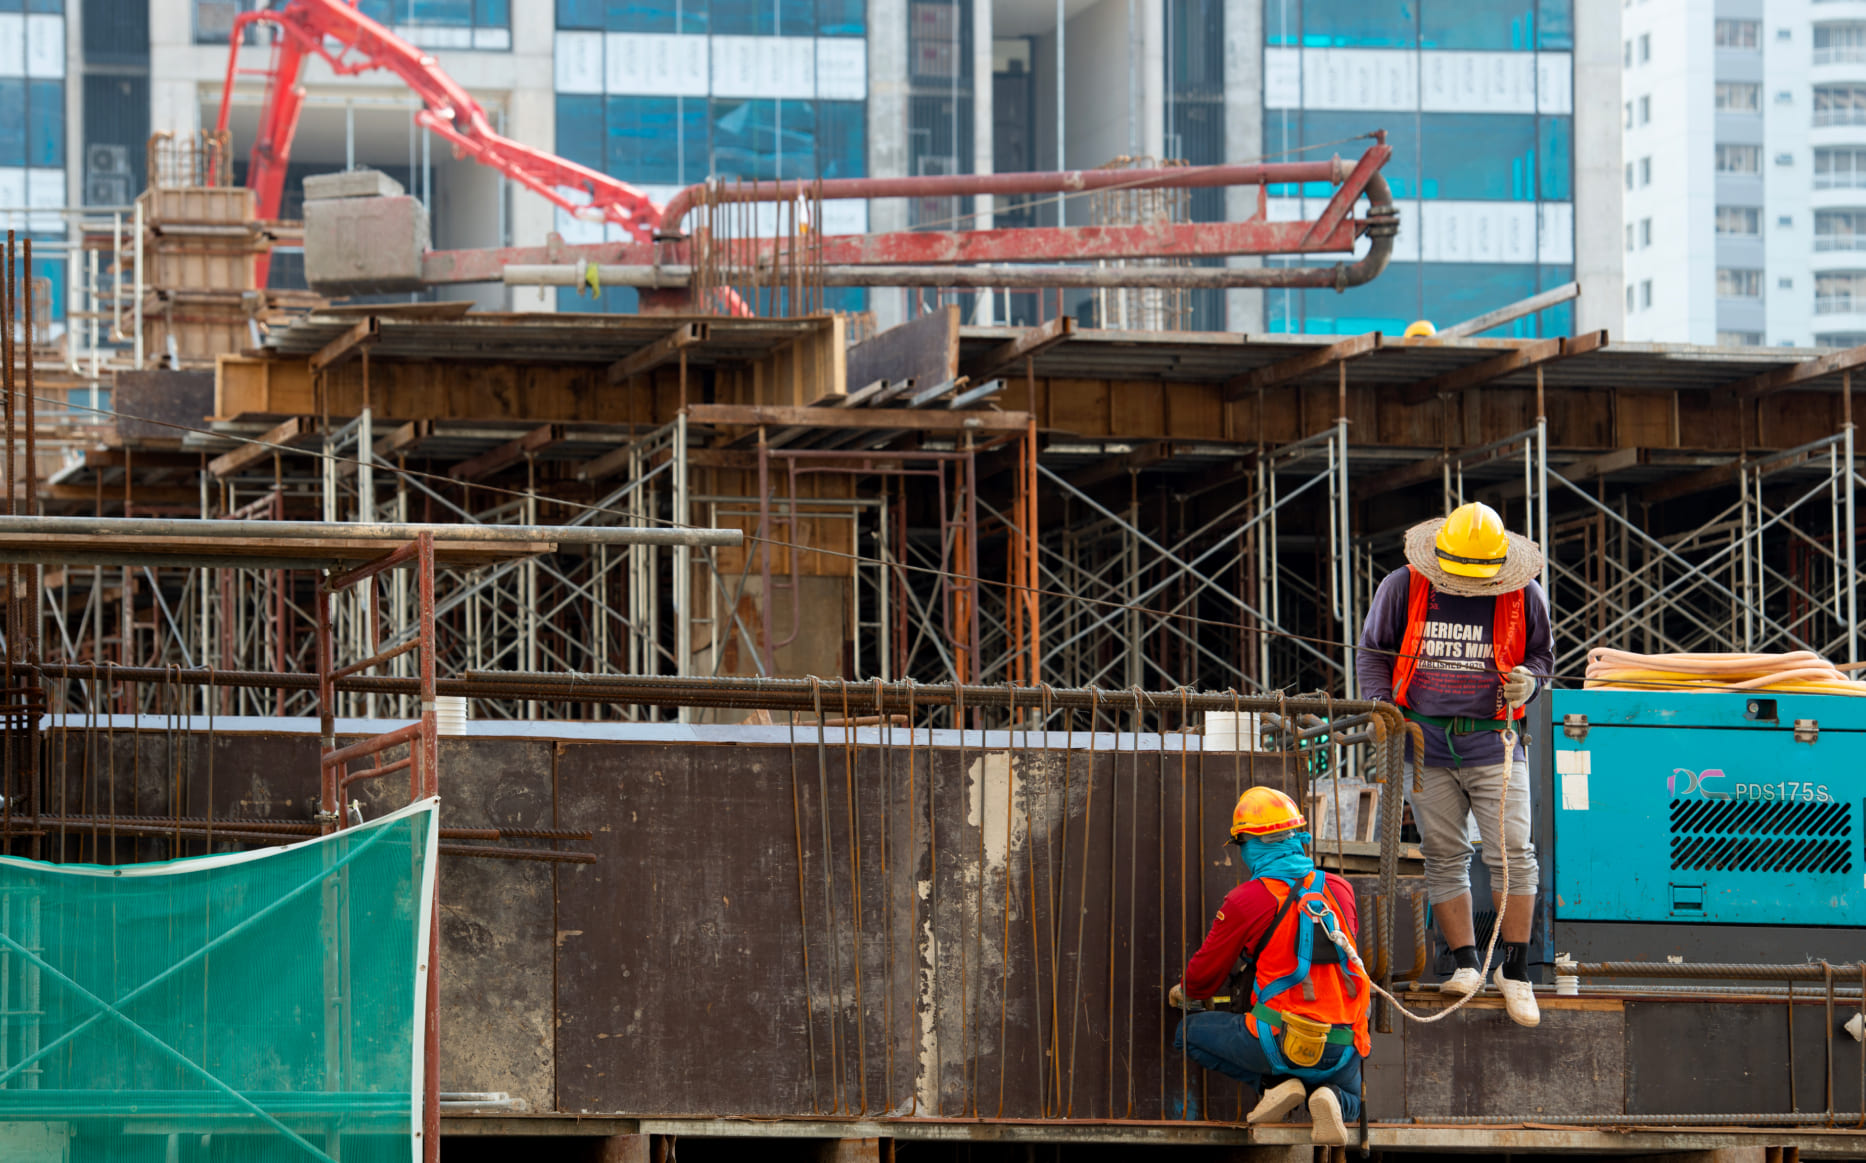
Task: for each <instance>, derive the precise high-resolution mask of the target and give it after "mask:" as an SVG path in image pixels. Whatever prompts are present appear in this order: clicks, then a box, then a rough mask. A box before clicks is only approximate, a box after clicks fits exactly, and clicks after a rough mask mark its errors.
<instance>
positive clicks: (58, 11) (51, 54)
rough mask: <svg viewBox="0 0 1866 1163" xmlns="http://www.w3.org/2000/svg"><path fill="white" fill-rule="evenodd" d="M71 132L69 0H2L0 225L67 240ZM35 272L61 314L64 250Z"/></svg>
mask: <svg viewBox="0 0 1866 1163" xmlns="http://www.w3.org/2000/svg"><path fill="white" fill-rule="evenodd" d="M65 138H66V133H65V4H64V0H23V2H22V0H0V231H3V230H6V229H12V230H14V231H15V232H17V233H18V234H19V235H20V236H21V237H30V238H32V239H34V240H35V241H40V240H44V241H52V240H59V241H62V240H63V239H64V237H65V227H64V222H63V220H62V218H61V217H60V215H59V214H58V213H56V212H57V211H59V210H61V209H63V208H64V206H65V205H66V203H67V201H68V198H67V197H66V182H65V160H66V153H65ZM33 210H44V211H52V212H53V213H46V214H33V213H29V211H33ZM33 273H34V275H36V276H37V277H39V278H42V279H49V280H51V296H52V297H51V303H52V308H53V312H54V315H55V317H59V316H62V315H63V314H64V305H65V291H64V288H65V259H64V257H63V256H62V254H59V253H51V252H50V251H42V252H41V253H39V254H35V255H34V256H33Z"/></svg>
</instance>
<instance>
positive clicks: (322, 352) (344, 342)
mask: <svg viewBox="0 0 1866 1163" xmlns="http://www.w3.org/2000/svg"><path fill="white" fill-rule="evenodd" d="M381 337H382V323H381V321H380V320H378V319H377V318H376V317H375V316H374V315H368V316H365V317H364V318H362V319H359V320H357V322H356V324H355V325H354V326H352V327H351V328H350V329H349V330H348V331H345V332H344V333H343V334H342V335H339V336H338V337H337V338H335V339H333V340H331V341H330V342H329V343H326V344H325V345H324V346H323V347H322V348H320V349H319V350H318V351H317V352H315V353H313V354H312V356H311V370H312V371H314V372H321V371H329V370H330V369H331V368H334V367H336V366H337V365H338V364H341V363H343V362H344V361H345V360H347V359H349V358H350V357H351V356H353V355H360V354H361V353H362V351H363V349H364V348H366V347H368V346H369V345H370V344H372V343H374V342H376V340H378V339H380V338H381Z"/></svg>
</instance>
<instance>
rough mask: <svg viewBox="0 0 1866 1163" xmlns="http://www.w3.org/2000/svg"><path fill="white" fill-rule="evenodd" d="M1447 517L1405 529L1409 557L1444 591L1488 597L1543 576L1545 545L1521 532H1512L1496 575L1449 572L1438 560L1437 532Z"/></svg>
mask: <svg viewBox="0 0 1866 1163" xmlns="http://www.w3.org/2000/svg"><path fill="white" fill-rule="evenodd" d="M1444 524H1445V518H1443V517H1434V518H1432V519H1431V520H1430V521H1421V522H1419V524H1417V525H1414V526H1413V527H1412V528H1411V529H1408V530H1406V560H1407V561H1408V562H1409V563H1410V564H1411V565H1412V567H1413V568H1414V569H1417V570H1418V571H1419V572H1420V573H1423V574H1424V575H1425V576H1426V580H1427V581H1430V582H1431V583H1432V588H1433V589H1435V590H1437V591H1439V592H1440V593H1443V594H1458V595H1460V596H1463V597H1467V598H1489V597H1495V596H1496V595H1498V594H1507V593H1509V592H1510V591H1512V590H1520V589H1522V588H1523V587H1524V586H1526V585H1528V584H1529V583H1530V582H1532V581H1535V580H1536V579H1537V578H1539V577H1541V576H1542V547H1541V546H1539V545H1537V544H1536V543H1535V542H1533V541H1531V540H1530V539H1529V538H1527V537H1524V536H1523V535H1522V534H1520V533H1511V534H1510V535H1509V538H1510V549H1509V552H1508V553H1506V554H1505V555H1504V558H1503V568H1502V569H1500V570H1498V571H1497V576H1495V577H1461V576H1459V575H1458V574H1455V573H1447V572H1446V571H1445V569H1444V567H1443V566H1441V565H1439V563H1438V545H1437V542H1438V531H1439V529H1440V528H1441V527H1443V526H1444Z"/></svg>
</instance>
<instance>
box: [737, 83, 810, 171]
mask: <svg viewBox="0 0 1866 1163" xmlns="http://www.w3.org/2000/svg"><path fill="white" fill-rule="evenodd" d="M815 167H816V111H815V109H814V108H813V107H812V104H811V102H808V101H770V100H764V99H757V100H746V101H729V100H715V101H714V102H713V172H714V173H715V174H716V175H718V176H719V177H721V178H727V179H731V178H738V179H741V180H756V181H770V180H772V179H774V178H808V177H812V176H814V174H813V172H812V171H813V170H814V169H815Z"/></svg>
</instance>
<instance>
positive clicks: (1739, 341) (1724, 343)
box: [1717, 331, 1762, 347]
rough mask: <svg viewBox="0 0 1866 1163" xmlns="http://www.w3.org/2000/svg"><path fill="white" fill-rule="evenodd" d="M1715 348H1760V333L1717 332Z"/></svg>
mask: <svg viewBox="0 0 1866 1163" xmlns="http://www.w3.org/2000/svg"><path fill="white" fill-rule="evenodd" d="M1717 346H1718V347H1761V346H1762V332H1760V331H1719V332H1718V333H1717Z"/></svg>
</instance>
